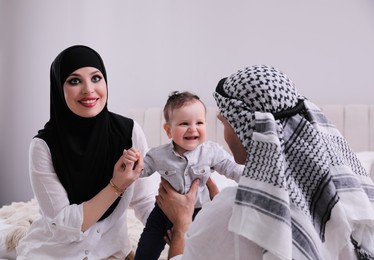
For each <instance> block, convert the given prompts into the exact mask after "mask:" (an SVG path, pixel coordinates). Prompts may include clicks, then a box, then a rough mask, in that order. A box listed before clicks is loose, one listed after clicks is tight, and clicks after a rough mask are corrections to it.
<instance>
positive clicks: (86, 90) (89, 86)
mask: <svg viewBox="0 0 374 260" xmlns="http://www.w3.org/2000/svg"><path fill="white" fill-rule="evenodd" d="M93 90H94V86H93V83H91V82H88V83H84V84H83V88H82V93H83V94H89V93H93Z"/></svg>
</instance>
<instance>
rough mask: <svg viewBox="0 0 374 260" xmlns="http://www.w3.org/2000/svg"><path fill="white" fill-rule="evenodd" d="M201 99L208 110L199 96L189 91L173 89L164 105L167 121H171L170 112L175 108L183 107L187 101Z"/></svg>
mask: <svg viewBox="0 0 374 260" xmlns="http://www.w3.org/2000/svg"><path fill="white" fill-rule="evenodd" d="M194 101H199V102H200V103H201V104H203V106H204V109H205V111H206V107H205V104H204V103H203V102H202V101H201V100H200V98H199V96H198V95H196V94H193V93H191V92H188V91H183V92H179V91H173V92H171V93H170V95H169V97H168V100H167V101H166V104H165V106H164V117H165V121H166V122H169V119H170V114H171V112H172V111H173V110H175V109H178V108H181V107H183V106H184V105H185V104H187V103H191V102H194Z"/></svg>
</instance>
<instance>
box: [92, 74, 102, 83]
mask: <svg viewBox="0 0 374 260" xmlns="http://www.w3.org/2000/svg"><path fill="white" fill-rule="evenodd" d="M91 80H92V82H99V81H100V80H101V76H98V75H95V76H93V77H92V79H91Z"/></svg>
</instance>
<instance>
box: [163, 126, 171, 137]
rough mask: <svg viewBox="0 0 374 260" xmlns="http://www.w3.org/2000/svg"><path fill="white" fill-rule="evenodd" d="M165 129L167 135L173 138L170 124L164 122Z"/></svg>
mask: <svg viewBox="0 0 374 260" xmlns="http://www.w3.org/2000/svg"><path fill="white" fill-rule="evenodd" d="M164 130H165V132H166V134H167V136H168V137H169V138H170V139H171V129H170V125H169V124H168V123H164Z"/></svg>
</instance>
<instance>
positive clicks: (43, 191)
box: [29, 138, 83, 240]
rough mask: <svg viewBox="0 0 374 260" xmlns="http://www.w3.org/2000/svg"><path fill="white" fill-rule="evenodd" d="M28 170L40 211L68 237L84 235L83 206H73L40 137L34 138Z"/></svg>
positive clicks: (76, 237) (45, 144) (77, 237)
mask: <svg viewBox="0 0 374 260" xmlns="http://www.w3.org/2000/svg"><path fill="white" fill-rule="evenodd" d="M29 173H30V181H31V186H32V189H33V191H34V195H35V197H36V199H37V201H38V203H39V207H40V210H41V214H42V215H43V216H44V217H45V218H46V219H47V221H50V222H51V224H52V225H53V226H54V227H55V228H56V231H57V230H58V229H59V228H61V229H63V230H64V232H65V233H64V234H66V237H65V238H61V239H67V240H76V239H79V238H80V236H81V233H82V232H81V225H82V222H83V208H82V205H76V204H73V205H70V203H69V199H68V196H67V193H66V190H65V189H64V187H63V186H62V184H61V183H60V181H59V179H58V177H57V175H56V173H55V170H54V167H53V164H52V158H51V153H50V150H49V147H48V145H47V143H46V142H45V141H44V140H42V139H39V138H34V139H33V140H32V141H31V144H30V149H29Z"/></svg>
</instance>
